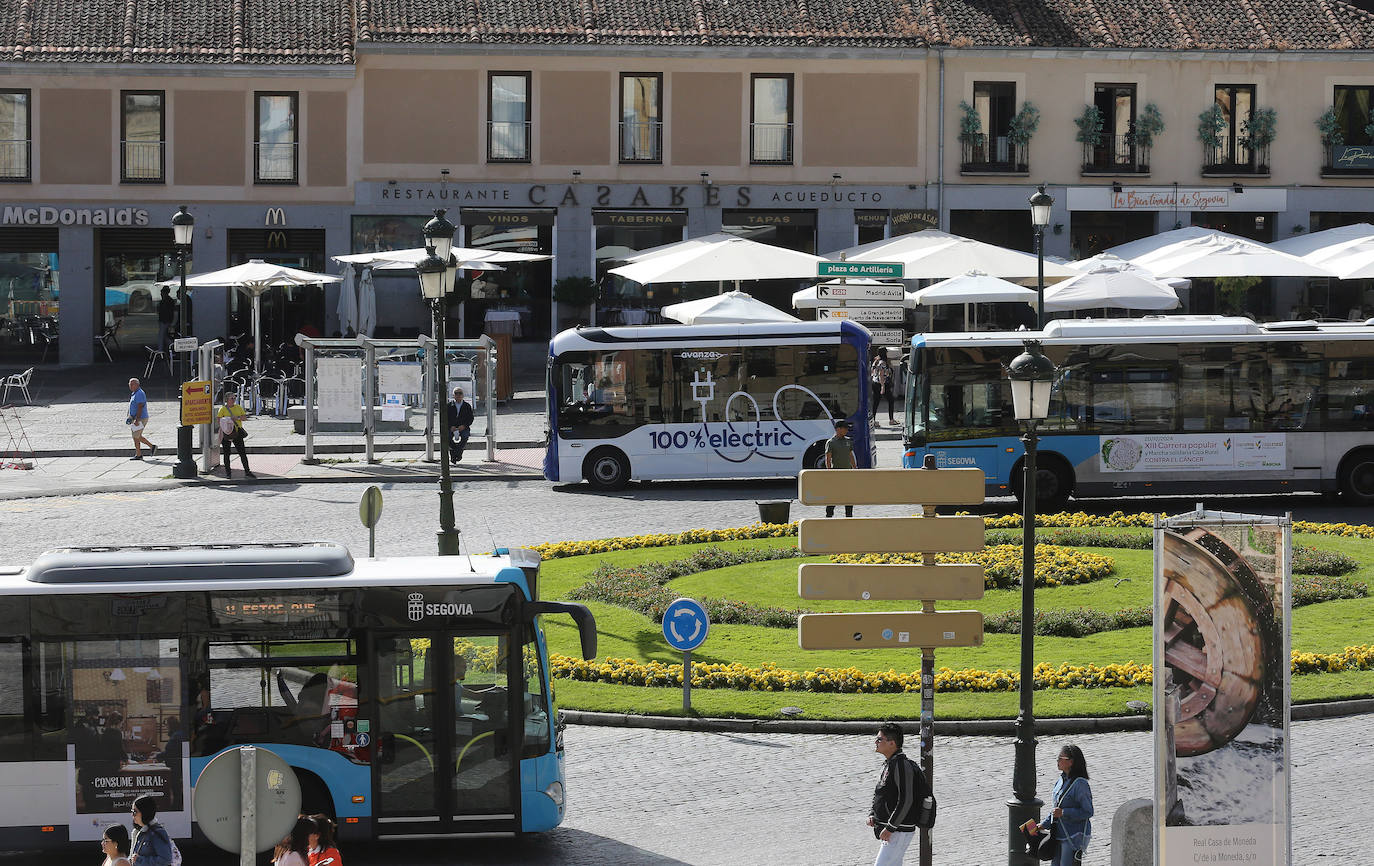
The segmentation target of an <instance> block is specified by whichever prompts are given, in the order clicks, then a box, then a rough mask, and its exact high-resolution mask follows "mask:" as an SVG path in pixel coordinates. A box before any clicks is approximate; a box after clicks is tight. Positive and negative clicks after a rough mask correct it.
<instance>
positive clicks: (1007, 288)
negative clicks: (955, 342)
mask: <svg viewBox="0 0 1374 866" xmlns="http://www.w3.org/2000/svg"><path fill="white" fill-rule="evenodd" d="M912 297H914V298H915V300H916V303H918V304H921V305H923V306H928V307H929V306H935V305H937V304H963V305H964V330H965V331H971V330H973V329H974V328H976V327H977V325H978V323H977V322H976V321H974V320H972V319H970V317H969V305H970V304H990V303H1009V302H1017V301H1021V302H1024V303H1026V304H1029V305H1030V306H1031V308H1032V309H1034V308H1035V299H1036V292H1035V289H1028V288H1026V287H1025V286H1018V285H1017V284H1016V283H1012V282H1008V281H1006V280H1003V279H999V278H998V277H994V276H991V275H989V274H985V273H983V272H982V271H978V270H971V271H968V272H967V273H963V274H960V275H959V276H957V277H951V278H950V279H947V280H941V281H940V282H938V283H936V284H934V285H932V286H927V287H926V288H924V289H921V290H920V291H918V292H915V293H914V294H913V295H912Z"/></svg>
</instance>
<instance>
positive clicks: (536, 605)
mask: <svg viewBox="0 0 1374 866" xmlns="http://www.w3.org/2000/svg"><path fill="white" fill-rule="evenodd" d="M545 613H566V614H568V615H569V616H571V617H572V618H573V622H575V623H577V635H578V638H579V639H580V640H581V642H582V658H584V659H594V658H596V617H595V616H594V615H592V612H591V609H590V608H588V607H587V606H586V605H585V604H574V603H572V602H567V601H531V602H528V603H527V604H526V605H525V618H526V620H528V621H530V622H533V621H534V618H535V617H536V616H539V615H540V614H545Z"/></svg>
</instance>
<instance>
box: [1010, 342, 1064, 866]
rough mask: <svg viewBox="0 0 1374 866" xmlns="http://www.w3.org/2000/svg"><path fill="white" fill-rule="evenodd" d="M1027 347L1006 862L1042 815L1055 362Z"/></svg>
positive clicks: (1022, 378)
mask: <svg viewBox="0 0 1374 866" xmlns="http://www.w3.org/2000/svg"><path fill="white" fill-rule="evenodd" d="M1025 346H1026V350H1025V351H1024V352H1022V353H1021V354H1020V355H1017V356H1016V358H1015V359H1014V360H1013V361H1012V362H1011V366H1010V367H1009V368H1008V373H1007V375H1008V377H1009V378H1010V379H1011V396H1012V404H1013V406H1014V408H1015V411H1016V420H1017V421H1024V422H1025V423H1026V432H1025V435H1023V436H1022V437H1021V442H1022V443H1023V444H1024V445H1025V446H1026V458H1025V461H1024V464H1023V466H1022V472H1023V473H1024V474H1023V476H1022V483H1021V683H1020V697H1021V708H1020V711H1019V712H1018V713H1017V714H1016V763H1015V765H1014V768H1013V770H1012V776H1011V789H1012V799H1010V800H1008V801H1007V810H1008V820H1007V824H1008V836H1007V862H1008V863H1009V864H1011V866H1030V864H1033V863H1035V862H1036V861H1035V858H1034V857H1031V856H1029V855H1027V854H1026V853H1025V844H1024V842H1023V840H1022V836H1021V831H1020V827H1021V825H1023V824H1025V823H1026V822H1027V821H1032V820H1035V821H1038V820H1040V807H1041V806H1042V805H1044V804H1043V803H1042V802H1041V801H1040V800H1039V799H1038V798H1037V797H1036V796H1035V473H1036V467H1035V447H1036V444H1037V443H1038V442H1039V441H1040V440H1039V437H1038V436H1037V435H1036V432H1035V428H1036V425H1037V424H1039V423H1040V422H1041V421H1043V420H1045V418H1047V417H1048V416H1049V413H1050V389H1051V386H1052V385H1053V384H1054V376H1055V366H1054V362H1053V361H1051V360H1050V359H1049V358H1046V357H1045V355H1044V354H1043V353H1042V352H1041V351H1040V343H1039V342H1038V341H1036V340H1027V341H1026V343H1025Z"/></svg>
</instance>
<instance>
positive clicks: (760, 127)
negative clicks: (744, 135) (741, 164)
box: [749, 123, 792, 165]
mask: <svg viewBox="0 0 1374 866" xmlns="http://www.w3.org/2000/svg"><path fill="white" fill-rule="evenodd" d="M749 161H750V162H752V163H754V164H755V165H791V164H792V124H790V123H751V124H749Z"/></svg>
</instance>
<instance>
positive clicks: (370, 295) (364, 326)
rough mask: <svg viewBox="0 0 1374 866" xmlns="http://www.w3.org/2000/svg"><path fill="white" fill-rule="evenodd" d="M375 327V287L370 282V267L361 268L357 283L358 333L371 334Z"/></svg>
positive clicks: (361, 334)
mask: <svg viewBox="0 0 1374 866" xmlns="http://www.w3.org/2000/svg"><path fill="white" fill-rule="evenodd" d="M376 327H377V287H376V286H374V285H373V284H372V268H363V276H362V279H361V280H360V281H359V284H358V334H359V335H360V336H364V337H370V336H372V331H373V330H374V329H375V328H376Z"/></svg>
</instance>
